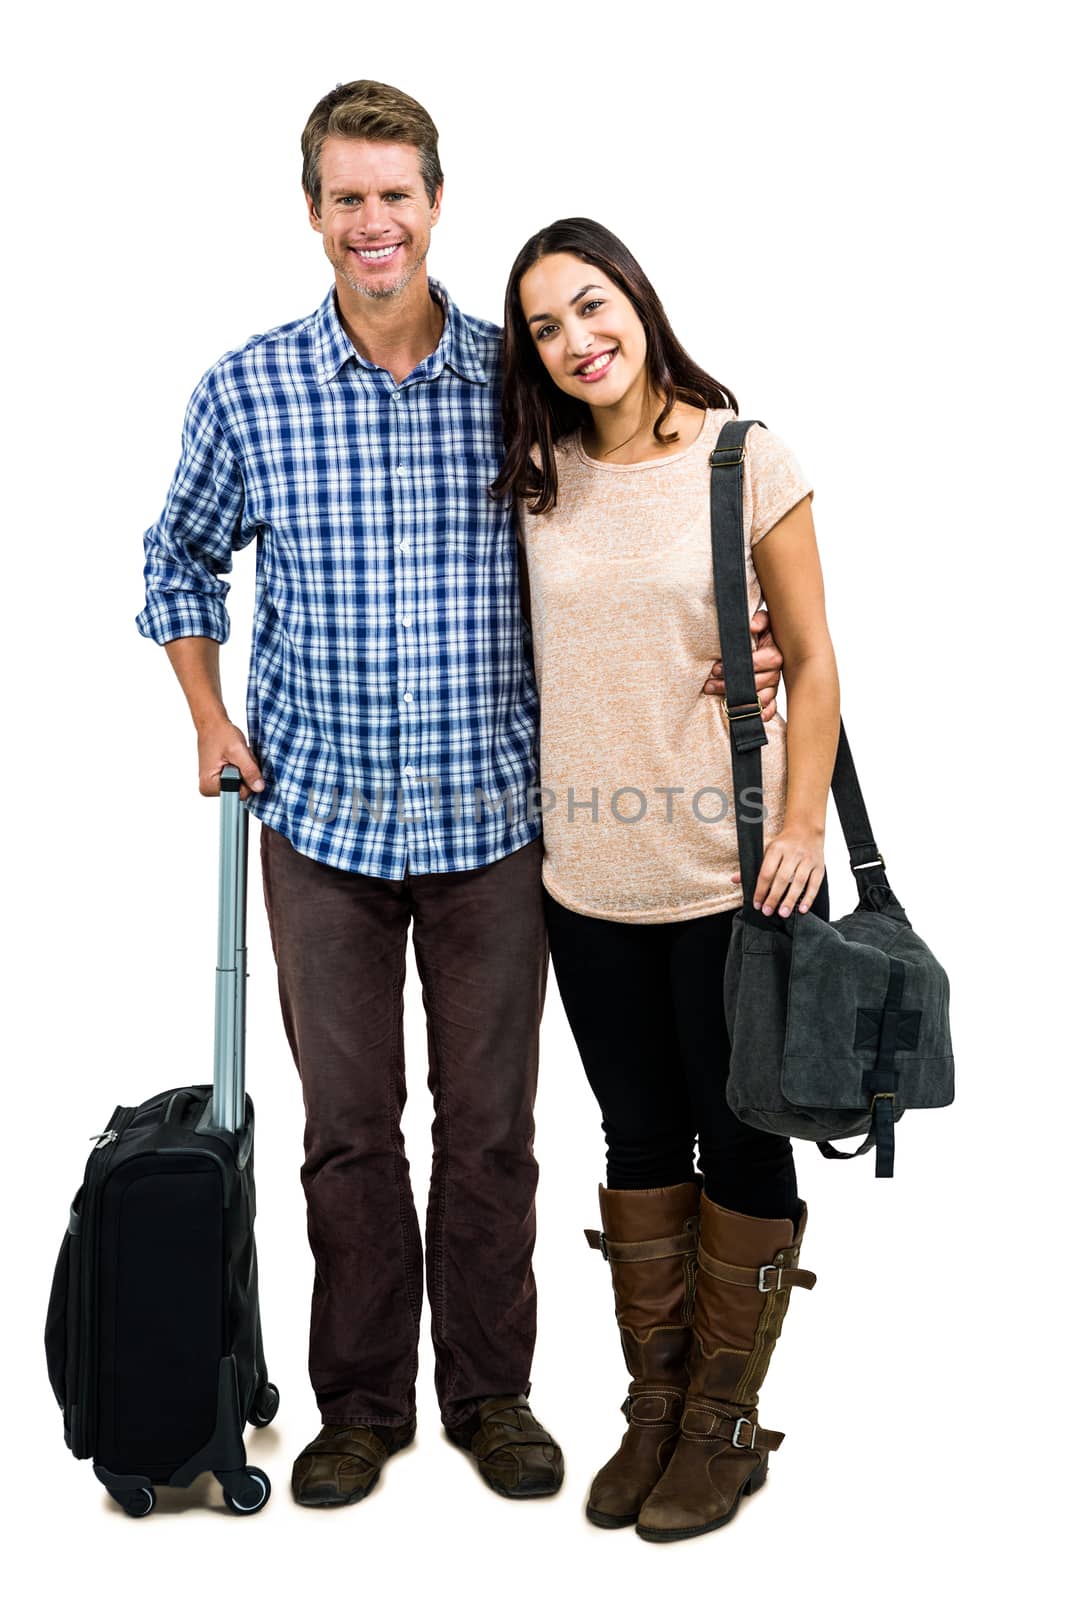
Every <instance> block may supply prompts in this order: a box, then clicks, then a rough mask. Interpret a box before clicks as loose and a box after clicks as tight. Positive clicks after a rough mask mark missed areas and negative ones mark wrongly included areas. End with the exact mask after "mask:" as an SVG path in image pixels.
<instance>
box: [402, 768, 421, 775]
mask: <svg viewBox="0 0 1067 1600" xmlns="http://www.w3.org/2000/svg"><path fill="white" fill-rule="evenodd" d="M404 776H405V778H415V777H417V776H418V774H417V773H416V771H415V768H414V767H405V768H404Z"/></svg>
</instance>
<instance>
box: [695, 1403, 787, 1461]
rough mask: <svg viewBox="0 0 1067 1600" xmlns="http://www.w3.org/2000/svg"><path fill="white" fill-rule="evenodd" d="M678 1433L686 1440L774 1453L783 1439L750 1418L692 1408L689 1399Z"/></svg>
mask: <svg viewBox="0 0 1067 1600" xmlns="http://www.w3.org/2000/svg"><path fill="white" fill-rule="evenodd" d="M682 1433H683V1435H684V1436H685V1438H687V1439H726V1440H727V1441H728V1442H729V1443H730V1444H732V1445H733V1446H734V1448H735V1449H737V1450H777V1449H778V1446H779V1445H780V1444H781V1443H782V1441H783V1439H784V1438H785V1434H784V1433H775V1431H774V1430H773V1428H761V1427H760V1425H759V1423H758V1422H757V1421H756V1419H755V1418H754V1417H731V1416H729V1415H727V1414H725V1413H724V1412H721V1411H713V1410H712V1409H711V1408H710V1406H702V1405H698V1404H694V1402H693V1399H692V1397H690V1399H689V1403H688V1404H687V1406H686V1408H685V1414H684V1416H683V1417H682Z"/></svg>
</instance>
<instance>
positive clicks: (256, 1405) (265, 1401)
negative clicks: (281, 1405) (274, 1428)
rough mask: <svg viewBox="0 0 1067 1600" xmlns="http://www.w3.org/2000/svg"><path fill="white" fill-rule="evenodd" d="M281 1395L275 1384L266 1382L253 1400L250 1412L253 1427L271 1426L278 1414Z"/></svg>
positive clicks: (249, 1416) (249, 1418) (249, 1417)
mask: <svg viewBox="0 0 1067 1600" xmlns="http://www.w3.org/2000/svg"><path fill="white" fill-rule="evenodd" d="M280 1399H281V1396H280V1395H279V1394H278V1390H277V1387H276V1385H275V1384H273V1383H265V1384H264V1385H263V1387H262V1389H260V1391H259V1393H258V1394H257V1395H256V1397H255V1399H254V1400H253V1401H252V1409H251V1411H250V1412H249V1413H248V1420H249V1422H250V1423H251V1424H252V1426H253V1428H269V1427H270V1425H271V1423H272V1422H273V1421H274V1419H275V1417H276V1416H277V1415H278V1402H279V1400H280Z"/></svg>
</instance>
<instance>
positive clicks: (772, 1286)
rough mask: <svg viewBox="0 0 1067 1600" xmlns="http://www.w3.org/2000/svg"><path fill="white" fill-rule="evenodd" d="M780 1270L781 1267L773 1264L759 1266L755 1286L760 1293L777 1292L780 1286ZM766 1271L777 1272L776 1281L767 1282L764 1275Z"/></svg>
mask: <svg viewBox="0 0 1067 1600" xmlns="http://www.w3.org/2000/svg"><path fill="white" fill-rule="evenodd" d="M782 1271H783V1269H782V1268H781V1267H776V1266H773V1265H772V1266H769V1267H760V1269H759V1277H758V1278H757V1279H756V1287H757V1289H758V1290H759V1292H760V1294H775V1293H777V1291H778V1290H779V1289H780V1288H781V1287H782ZM767 1273H777V1274H778V1278H777V1282H774V1283H771V1282H769V1281H768V1279H767V1276H766V1275H767Z"/></svg>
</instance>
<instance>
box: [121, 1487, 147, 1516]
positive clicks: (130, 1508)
mask: <svg viewBox="0 0 1067 1600" xmlns="http://www.w3.org/2000/svg"><path fill="white" fill-rule="evenodd" d="M113 1499H115V1500H117V1501H118V1503H119V1505H120V1506H121V1507H122V1509H123V1511H125V1513H126V1515H127V1516H128V1517H147V1515H148V1513H149V1512H150V1511H151V1509H152V1507H153V1506H154V1505H155V1503H156V1497H155V1493H154V1491H153V1490H152V1489H133V1490H131V1491H130V1492H129V1493H127V1494H122V1495H118V1494H116V1495H114V1496H113Z"/></svg>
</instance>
